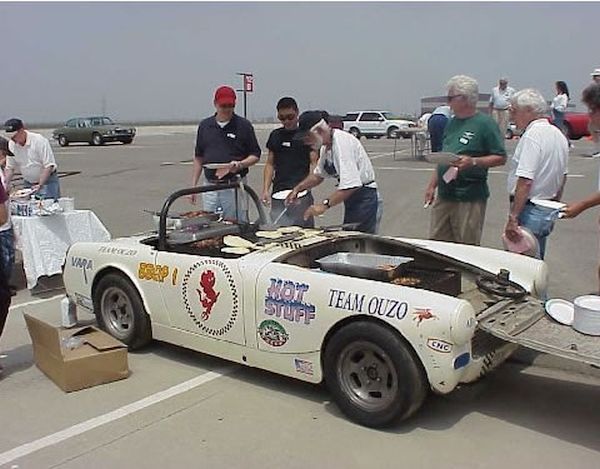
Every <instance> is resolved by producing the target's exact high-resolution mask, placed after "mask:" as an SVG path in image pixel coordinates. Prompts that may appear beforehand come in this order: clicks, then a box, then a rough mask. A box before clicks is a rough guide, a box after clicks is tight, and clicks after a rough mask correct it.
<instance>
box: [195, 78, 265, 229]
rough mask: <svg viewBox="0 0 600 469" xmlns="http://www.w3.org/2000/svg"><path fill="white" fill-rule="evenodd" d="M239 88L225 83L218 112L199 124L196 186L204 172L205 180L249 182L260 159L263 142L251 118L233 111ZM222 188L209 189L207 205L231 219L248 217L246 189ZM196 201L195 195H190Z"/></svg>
mask: <svg viewBox="0 0 600 469" xmlns="http://www.w3.org/2000/svg"><path fill="white" fill-rule="evenodd" d="M235 101H236V96H235V91H234V90H233V88H231V87H229V86H221V87H219V88H217V90H216V92H215V99H214V105H215V109H216V111H217V112H216V113H215V114H214V115H213V116H211V117H208V118H206V119H204V120H203V121H202V122H200V125H199V126H198V132H197V135H196V149H195V153H194V171H193V173H192V186H196V184H197V183H198V180H199V179H200V175H202V180H201V184H202V185H207V184H218V183H220V182H232V181H238V180H240V178H241V180H242V181H243V182H244V183H245V182H246V175H247V174H248V168H249V167H250V166H252V165H254V164H256V163H257V162H258V159H259V158H260V153H261V151H260V146H259V145H258V141H257V140H256V134H255V132H254V127H252V124H251V123H250V121H248V120H246V119H244V118H243V117H240V116H238V115H237V114H235V113H234V112H233V110H234V108H235ZM235 192H236V191H235V190H234V189H230V190H222V191H214V192H205V193H204V194H203V195H202V201H203V208H204V210H206V211H209V212H215V211H217V210H219V209H220V210H221V211H222V213H223V216H224V217H225V218H227V219H232V220H234V219H237V220H239V221H243V222H247V221H248V198H247V195H246V193H245V192H244V191H241V190H238V191H237V192H238V198H237V200H236V198H235ZM190 201H191V202H192V203H195V202H196V198H195V196H191V197H190Z"/></svg>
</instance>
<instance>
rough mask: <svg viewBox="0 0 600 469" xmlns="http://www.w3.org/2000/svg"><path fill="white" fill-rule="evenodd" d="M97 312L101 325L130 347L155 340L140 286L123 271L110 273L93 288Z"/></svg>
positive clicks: (136, 346) (132, 348) (133, 347)
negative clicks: (121, 272) (135, 284)
mask: <svg viewBox="0 0 600 469" xmlns="http://www.w3.org/2000/svg"><path fill="white" fill-rule="evenodd" d="M93 300H94V314H95V315H96V320H97V321H98V325H99V326H100V328H101V329H103V330H104V331H106V332H108V333H109V334H110V335H111V336H113V337H114V338H115V339H118V340H120V341H121V342H123V343H124V344H127V346H129V348H130V349H131V350H135V349H138V348H141V347H143V346H144V345H147V344H148V343H149V342H150V341H151V340H152V329H151V327H150V317H149V316H148V313H146V308H144V303H143V302H142V299H141V297H140V294H139V293H138V291H137V289H136V288H135V287H134V286H133V284H132V283H131V282H130V281H129V279H127V278H125V276H123V275H122V274H117V273H110V274H107V275H105V276H104V277H102V278H101V279H100V281H99V282H98V285H97V286H96V288H95V289H94V298H93Z"/></svg>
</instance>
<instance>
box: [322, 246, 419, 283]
mask: <svg viewBox="0 0 600 469" xmlns="http://www.w3.org/2000/svg"><path fill="white" fill-rule="evenodd" d="M413 261H414V258H412V257H402V256H387V255H383V254H367V253H356V252H338V253H335V254H331V255H330V256H325V257H322V258H320V259H317V262H318V263H319V265H320V267H321V270H324V271H326V272H331V273H334V274H340V275H348V276H351V277H360V278H368V279H372V280H383V281H386V280H387V281H389V280H391V279H393V278H394V277H396V276H397V275H398V274H399V273H400V272H401V270H402V269H403V267H405V266H406V265H408V264H410V263H411V262H413Z"/></svg>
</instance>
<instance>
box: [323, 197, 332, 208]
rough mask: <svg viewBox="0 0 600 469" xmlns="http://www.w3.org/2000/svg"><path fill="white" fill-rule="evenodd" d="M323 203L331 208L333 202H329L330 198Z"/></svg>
mask: <svg viewBox="0 0 600 469" xmlns="http://www.w3.org/2000/svg"><path fill="white" fill-rule="evenodd" d="M323 205H325V207H327V208H331V204H330V203H329V199H325V200H323Z"/></svg>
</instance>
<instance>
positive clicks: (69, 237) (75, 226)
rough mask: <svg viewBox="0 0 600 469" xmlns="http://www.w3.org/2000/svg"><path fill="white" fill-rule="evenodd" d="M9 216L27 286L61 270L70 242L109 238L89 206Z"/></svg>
mask: <svg viewBox="0 0 600 469" xmlns="http://www.w3.org/2000/svg"><path fill="white" fill-rule="evenodd" d="M11 218H12V222H13V227H14V230H15V237H16V247H17V249H19V250H20V251H21V253H22V255H23V268H24V270H25V277H26V278H27V288H33V287H35V285H36V284H37V280H38V278H40V277H41V276H43V275H47V276H50V275H55V274H60V273H61V272H62V265H63V264H64V262H65V257H66V254H67V249H69V246H71V244H73V243H76V242H78V241H109V240H110V233H109V232H108V230H107V229H106V228H105V227H104V225H103V224H102V222H101V221H100V220H99V219H98V217H97V216H96V215H95V214H94V212H92V211H90V210H75V211H74V212H69V213H57V214H55V215H48V216H44V217H39V216H35V217H18V216H12V217H11Z"/></svg>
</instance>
